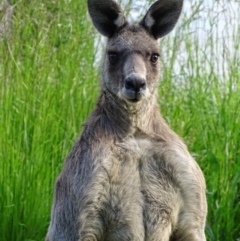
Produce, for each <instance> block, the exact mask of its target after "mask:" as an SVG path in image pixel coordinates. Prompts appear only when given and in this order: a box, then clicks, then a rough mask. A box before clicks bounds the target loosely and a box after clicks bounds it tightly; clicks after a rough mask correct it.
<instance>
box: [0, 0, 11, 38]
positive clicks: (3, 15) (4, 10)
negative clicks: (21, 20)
mask: <svg viewBox="0 0 240 241" xmlns="http://www.w3.org/2000/svg"><path fill="white" fill-rule="evenodd" d="M0 1H1V2H0V40H1V39H2V38H3V37H7V36H9V33H10V30H11V25H12V15H13V8H14V7H13V6H11V5H10V3H9V2H8V1H7V0H0Z"/></svg>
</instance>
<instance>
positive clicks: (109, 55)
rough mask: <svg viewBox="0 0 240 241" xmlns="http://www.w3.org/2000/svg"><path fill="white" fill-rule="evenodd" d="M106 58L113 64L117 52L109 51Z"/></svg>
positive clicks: (116, 57)
mask: <svg viewBox="0 0 240 241" xmlns="http://www.w3.org/2000/svg"><path fill="white" fill-rule="evenodd" d="M108 59H109V61H110V63H112V64H114V63H116V62H117V60H118V54H117V53H115V52H110V53H108Z"/></svg>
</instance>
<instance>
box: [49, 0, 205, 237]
mask: <svg viewBox="0 0 240 241" xmlns="http://www.w3.org/2000/svg"><path fill="white" fill-rule="evenodd" d="M182 5H183V0H158V1H156V2H155V3H154V4H153V5H152V6H151V7H150V9H149V10H148V11H147V13H146V15H145V16H144V18H143V19H142V20H141V21H140V22H139V24H136V25H131V24H129V23H128V22H127V20H126V18H125V17H124V14H123V11H122V9H121V8H120V6H119V5H118V4H117V3H116V2H115V1H113V0H88V10H89V14H90V17H91V19H92V22H93V25H94V26H95V27H96V29H97V30H98V31H99V32H100V33H101V34H102V35H104V36H105V37H107V40H108V41H107V46H106V52H105V58H104V62H103V66H102V78H101V92H100V96H99V99H98V101H97V104H96V108H95V110H94V111H93V112H92V114H91V115H90V116H89V118H88V120H87V121H86V123H85V124H84V127H83V131H82V133H81V135H80V137H79V138H78V140H77V141H76V143H75V145H74V146H73V149H72V151H71V153H70V154H69V155H68V157H67V159H66V161H65V165H64V168H63V170H62V172H61V174H60V175H59V177H58V179H57V181H56V184H55V196H54V202H53V206H52V214H51V223H50V227H49V230H48V234H47V237H46V241H205V240H206V238H205V234H204V226H205V220H206V214H207V204H206V195H205V189H206V187H205V180H204V177H203V174H202V172H201V170H200V168H199V166H198V164H197V163H196V162H195V160H194V159H193V158H192V157H191V155H190V154H189V152H188V150H187V147H186V146H185V145H184V143H183V142H182V140H181V138H180V137H178V135H177V134H175V133H174V132H173V131H172V130H171V129H170V128H169V126H168V125H167V124H166V122H165V121H164V119H163V117H162V116H161V114H160V111H159V106H158V104H157V88H158V84H159V76H160V65H159V55H160V54H159V47H158V41H157V39H159V38H161V37H163V36H165V35H166V34H168V33H169V32H170V31H171V30H172V29H173V28H174V26H175V24H176V22H177V20H178V18H179V15H180V13H181V10H182Z"/></svg>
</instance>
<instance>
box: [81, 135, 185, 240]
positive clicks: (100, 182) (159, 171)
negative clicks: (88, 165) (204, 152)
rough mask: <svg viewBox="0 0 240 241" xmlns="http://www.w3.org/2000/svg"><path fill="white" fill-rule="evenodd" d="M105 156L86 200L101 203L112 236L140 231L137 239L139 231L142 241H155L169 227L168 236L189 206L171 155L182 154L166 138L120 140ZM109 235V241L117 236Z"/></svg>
mask: <svg viewBox="0 0 240 241" xmlns="http://www.w3.org/2000/svg"><path fill="white" fill-rule="evenodd" d="M103 155H104V158H103V159H101V161H100V162H98V163H95V167H94V170H93V175H92V180H91V182H90V183H89V185H88V186H87V187H86V188H87V190H88V192H87V195H88V197H86V198H85V199H89V200H90V199H91V200H92V204H93V206H94V203H95V205H96V206H98V209H99V215H100V216H101V217H100V219H101V220H102V222H103V225H104V226H106V227H108V231H107V234H108V235H110V236H111V235H116V234H117V233H119V234H120V233H121V234H122V233H124V232H122V229H127V230H129V231H130V230H135V234H132V235H133V236H132V237H134V236H135V237H136V233H138V236H139V237H138V239H137V240H144V239H143V237H145V238H147V239H146V240H155V238H154V237H155V236H156V237H157V236H158V235H160V232H162V231H163V229H164V235H166V240H168V238H169V235H170V234H171V233H172V232H173V231H174V229H175V228H176V225H177V222H178V215H179V213H180V211H181V208H182V207H183V197H182V195H181V187H180V186H179V183H178V180H177V179H176V177H177V176H178V175H177V173H176V172H177V169H176V165H175V164H174V163H172V161H171V159H169V160H168V159H167V158H168V156H169V155H176V154H174V153H173V152H172V150H171V148H169V147H168V144H167V143H166V142H165V141H155V142H153V141H152V140H148V139H147V138H134V137H132V138H128V139H126V140H124V141H123V142H120V143H115V144H114V145H113V146H112V147H111V148H110V149H108V150H106V153H103ZM173 158H174V159H175V158H176V156H174V157H173ZM89 190H92V191H91V192H89ZM96 194H97V195H96ZM91 196H92V197H91ZM84 209H85V210H86V208H85V207H83V210H84ZM84 217H85V216H84ZM110 223H111V225H110V226H109V224H110ZM132 226H134V228H133V227H132ZM136 230H137V232H136ZM108 235H107V236H106V237H105V239H106V240H108V239H109V240H112V237H110V236H109V237H108ZM128 235H130V236H131V232H130V233H129V232H128ZM161 235H162V234H161ZM123 238H124V239H125V238H126V237H123ZM162 240H165V238H164V237H163V239H162Z"/></svg>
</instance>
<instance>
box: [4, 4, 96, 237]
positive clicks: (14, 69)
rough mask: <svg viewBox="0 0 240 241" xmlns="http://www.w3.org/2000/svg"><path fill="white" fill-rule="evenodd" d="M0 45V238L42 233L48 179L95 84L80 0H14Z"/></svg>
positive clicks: (48, 201)
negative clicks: (9, 30)
mask: <svg viewBox="0 0 240 241" xmlns="http://www.w3.org/2000/svg"><path fill="white" fill-rule="evenodd" d="M0 53H1V54H0V58H1V60H0V86H1V87H0V123H1V124H0V133H1V134H0V136H1V137H0V216H1V222H0V230H1V237H0V240H1V241H27V240H28V241H30V240H43V238H44V236H45V234H46V229H47V226H48V222H49V218H50V208H51V203H52V197H53V184H54V180H55V178H56V176H57V174H58V173H59V172H60V169H61V166H62V163H63V160H64V158H65V156H66V155H67V153H68V151H69V150H70V148H71V146H72V144H73V141H74V140H75V138H76V137H77V135H78V133H79V131H80V129H81V124H82V123H83V122H84V120H85V118H86V117H87V115H88V113H89V111H90V110H91V109H92V107H93V105H94V102H95V98H96V95H97V90H98V81H97V78H96V74H95V73H96V71H95V69H94V68H93V60H94V55H95V51H94V39H93V36H92V31H91V28H90V26H89V21H88V17H87V13H86V1H81V0H80V1H79V0H78V1H54V0H51V1H49V0H43V1H26V0H24V1H17V2H16V8H15V16H14V25H13V29H12V34H11V36H10V38H7V39H3V40H2V41H1V42H0Z"/></svg>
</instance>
